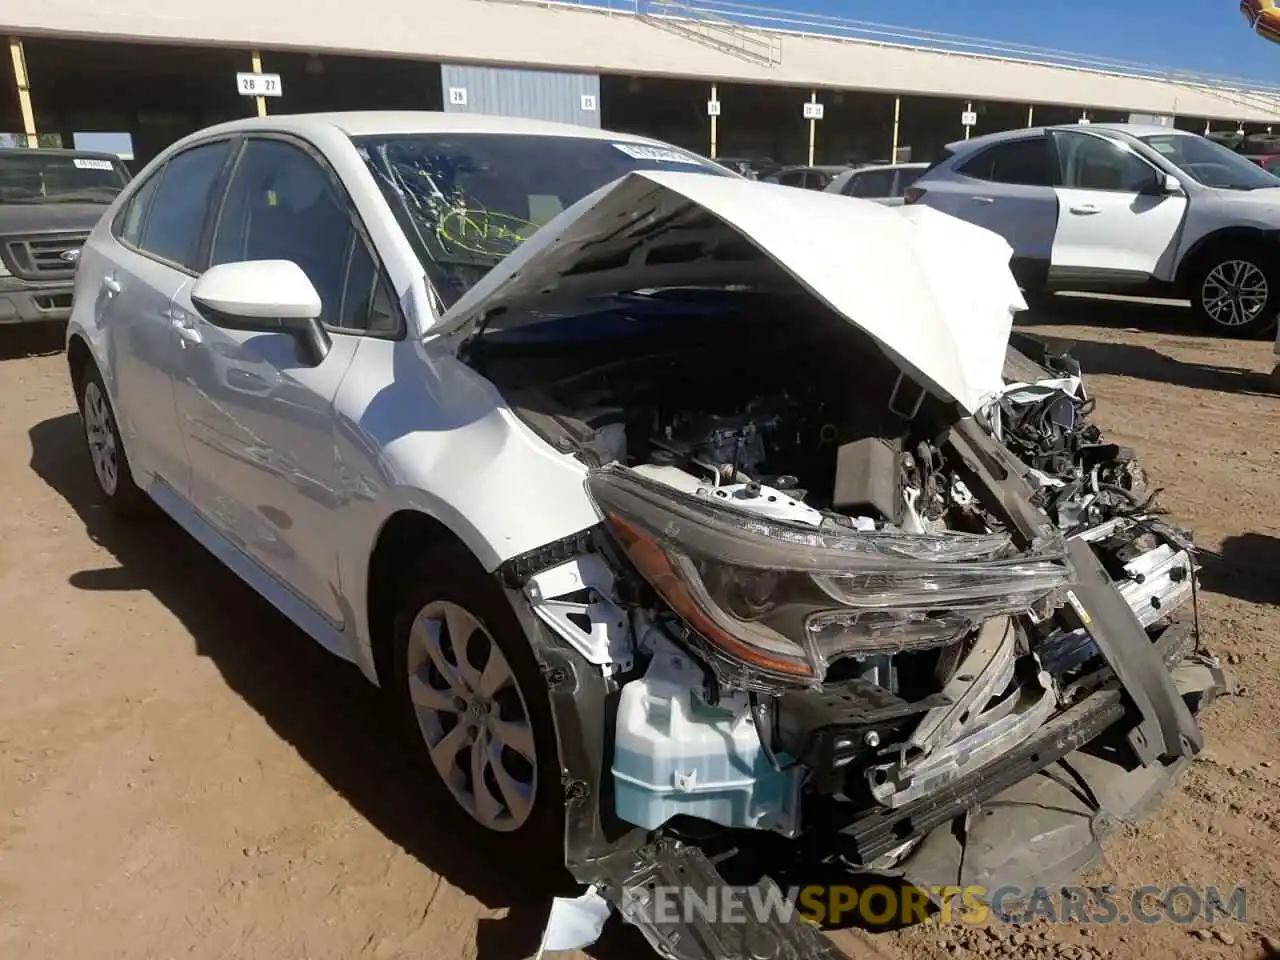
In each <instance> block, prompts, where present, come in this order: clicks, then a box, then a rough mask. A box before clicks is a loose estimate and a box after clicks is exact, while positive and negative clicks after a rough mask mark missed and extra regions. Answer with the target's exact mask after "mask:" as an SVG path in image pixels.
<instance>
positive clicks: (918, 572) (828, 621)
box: [586, 465, 1069, 689]
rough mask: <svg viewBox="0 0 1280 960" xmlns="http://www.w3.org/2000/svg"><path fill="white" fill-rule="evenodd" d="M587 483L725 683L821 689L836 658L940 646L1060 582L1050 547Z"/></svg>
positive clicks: (642, 486)
mask: <svg viewBox="0 0 1280 960" xmlns="http://www.w3.org/2000/svg"><path fill="white" fill-rule="evenodd" d="M586 489H587V493H588V494H589V496H590V497H591V498H592V500H593V501H594V503H595V504H596V507H597V508H598V509H599V510H600V512H601V514H602V516H603V517H604V519H605V522H606V524H607V526H608V528H609V530H610V531H611V532H612V533H613V535H614V537H615V538H616V539H617V541H618V543H619V544H620V545H621V547H622V549H623V550H624V551H625V552H626V554H627V556H628V557H629V558H630V559H631V562H632V563H633V564H634V565H635V567H636V569H637V570H638V571H639V573H640V574H641V576H643V577H644V578H645V579H646V580H647V581H648V582H649V584H650V585H651V586H652V587H653V588H654V590H656V591H657V592H658V594H659V595H660V596H661V597H662V598H663V599H664V600H665V601H666V603H667V604H668V605H669V606H670V607H671V609H672V610H673V611H674V612H675V613H676V614H678V615H679V616H680V617H681V618H682V619H683V620H684V621H685V622H686V623H687V624H688V626H689V627H691V628H692V629H693V630H694V631H695V632H696V634H697V635H698V636H700V637H701V638H702V640H703V641H705V644H704V647H705V652H707V653H708V654H709V655H710V658H711V659H712V660H713V664H712V665H713V666H714V667H715V668H716V669H717V671H719V672H720V674H721V676H722V677H723V678H725V679H728V680H731V681H732V682H733V683H734V684H735V685H738V686H747V687H751V688H757V689H771V688H772V687H774V686H776V685H778V684H779V683H781V684H785V685H799V686H819V685H821V683H822V680H823V678H824V677H825V675H826V672H827V667H828V665H829V664H830V663H831V662H832V661H833V660H835V659H837V658H838V657H841V656H846V655H850V654H858V655H865V656H872V655H876V654H886V653H890V654H891V653H899V652H903V651H908V650H920V649H927V648H930V647H936V646H940V645H942V644H946V643H949V642H951V641H953V640H956V639H957V638H959V637H961V636H963V635H964V634H965V633H967V632H968V631H970V630H972V629H973V628H974V627H975V626H977V625H978V624H979V623H981V622H982V621H984V620H987V619H989V618H991V617H995V616H1001V615H1011V614H1020V613H1025V612H1027V611H1028V610H1030V609H1031V608H1032V607H1033V606H1034V605H1035V604H1036V603H1037V602H1038V601H1040V600H1042V599H1044V598H1045V597H1046V596H1047V595H1049V594H1051V593H1052V592H1053V591H1055V590H1057V589H1058V588H1060V587H1061V586H1063V585H1064V584H1065V583H1066V582H1067V579H1068V575H1069V570H1068V566H1067V562H1066V548H1065V544H1064V543H1063V541H1062V540H1061V539H1054V540H1051V541H1048V542H1046V543H1044V544H1039V545H1037V547H1036V548H1035V549H1034V550H1032V551H1028V552H1019V551H1018V550H1017V549H1016V548H1015V546H1014V544H1013V542H1012V540H1011V539H1010V538H1009V537H1007V536H1005V535H1003V534H997V535H986V536H975V535H970V534H959V533H946V534H939V535H929V534H921V535H916V534H904V533H898V532H893V531H882V532H881V531H878V532H870V533H869V532H861V531H856V530H852V529H851V530H848V531H844V530H835V531H832V530H827V529H822V530H814V529H812V528H810V527H802V526H798V525H795V524H790V523H784V522H778V521H774V520H770V519H766V518H763V517H760V516H758V515H754V514H750V513H747V512H744V511H742V510H740V509H736V508H733V507H728V506H725V505H723V504H721V503H719V502H717V501H715V500H711V499H709V498H704V497H697V496H690V495H688V494H684V493H681V492H680V491H677V490H674V489H672V488H670V487H667V486H665V485H663V484H660V483H657V482H655V481H652V480H649V479H647V478H645V477H642V476H640V475H639V474H636V473H635V472H634V471H631V470H628V469H627V468H625V467H620V466H616V465H615V466H609V467H605V468H603V469H601V470H598V471H595V472H593V473H592V474H590V475H589V476H588V478H587V480H586Z"/></svg>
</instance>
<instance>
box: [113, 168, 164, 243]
mask: <svg viewBox="0 0 1280 960" xmlns="http://www.w3.org/2000/svg"><path fill="white" fill-rule="evenodd" d="M162 176H164V169H163V168H162V169H160V170H157V171H156V172H155V173H154V174H152V175H151V176H150V177H149V178H148V179H147V182H146V183H144V184H143V185H142V186H140V187H139V188H138V189H137V190H136V191H135V192H134V194H133V196H132V197H131V198H130V199H129V202H128V204H126V205H125V208H124V213H123V214H122V215H121V216H120V219H119V220H118V221H117V222H116V224H115V234H116V236H117V237H119V238H120V239H121V240H123V241H124V242H125V243H127V244H129V245H130V246H132V247H140V246H141V245H142V226H143V224H145V223H146V222H147V209H148V208H149V207H150V206H151V198H152V197H154V196H155V193H156V187H158V186H160V178H161V177H162Z"/></svg>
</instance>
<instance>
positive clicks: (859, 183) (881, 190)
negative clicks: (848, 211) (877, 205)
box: [850, 170, 893, 197]
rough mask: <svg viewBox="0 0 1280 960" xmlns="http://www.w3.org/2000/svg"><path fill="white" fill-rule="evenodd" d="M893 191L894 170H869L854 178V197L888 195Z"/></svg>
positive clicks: (852, 194)
mask: <svg viewBox="0 0 1280 960" xmlns="http://www.w3.org/2000/svg"><path fill="white" fill-rule="evenodd" d="M892 193H893V171H892V170H868V171H867V172H866V173H860V174H858V175H857V176H856V177H854V178H853V190H852V192H851V193H850V196H853V197H887V196H889V195H890V194H892Z"/></svg>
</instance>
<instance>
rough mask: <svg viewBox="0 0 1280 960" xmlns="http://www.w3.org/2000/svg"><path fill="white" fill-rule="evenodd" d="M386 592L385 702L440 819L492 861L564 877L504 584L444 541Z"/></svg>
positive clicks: (542, 727) (547, 729)
mask: <svg viewBox="0 0 1280 960" xmlns="http://www.w3.org/2000/svg"><path fill="white" fill-rule="evenodd" d="M397 596H398V601H397V603H396V609H395V615H394V619H393V624H392V629H393V633H392V640H393V643H392V653H393V657H394V667H393V678H392V689H391V691H390V693H391V695H392V701H393V704H392V705H393V707H394V708H395V709H396V712H397V714H398V716H399V720H400V722H401V724H402V726H403V728H404V732H405V734H406V736H407V737H408V740H409V744H410V749H411V751H413V754H414V756H415V757H416V758H417V760H418V761H419V764H418V765H419V767H420V768H421V771H422V773H423V780H424V781H425V782H424V790H425V792H426V793H427V795H428V800H429V802H430V803H431V808H432V813H433V815H438V816H439V817H440V824H439V828H440V829H447V830H448V831H449V833H450V835H452V836H455V837H457V838H458V839H459V842H460V846H461V847H462V848H463V849H466V850H468V851H475V852H476V853H480V854H481V855H488V856H493V857H495V858H503V859H501V860H495V863H507V864H510V863H512V862H513V860H512V857H515V858H516V860H515V861H514V862H518V863H520V864H521V865H522V866H523V865H528V866H536V867H537V868H539V869H541V870H542V871H543V876H544V877H545V876H546V874H545V870H546V868H548V867H550V868H551V869H552V871H553V872H554V871H556V870H558V871H560V872H561V874H562V875H563V877H564V878H567V873H564V842H563V841H564V794H563V789H562V786H561V780H560V762H559V750H558V749H557V744H556V736H555V726H554V722H553V720H552V714H551V704H550V700H549V698H548V695H547V687H546V681H545V680H544V679H543V676H542V671H541V670H540V669H539V667H538V664H537V661H536V659H535V658H534V655H533V651H532V650H531V649H530V647H529V642H528V640H527V639H526V637H525V634H524V631H523V629H522V628H521V626H520V623H519V621H518V620H517V618H516V615H515V613H514V611H513V610H512V609H511V606H510V603H509V601H508V600H507V597H506V595H505V594H504V592H503V590H502V589H501V587H500V586H499V584H498V582H497V581H496V580H495V579H494V578H493V577H492V576H491V575H490V574H488V573H487V572H485V570H484V569H483V568H482V567H481V566H480V564H479V563H478V562H477V561H476V559H475V558H474V557H473V556H472V555H471V553H470V552H469V551H468V550H466V549H465V548H464V547H462V546H461V545H456V544H452V543H444V544H441V545H439V546H437V547H435V548H433V549H431V550H430V551H429V552H428V554H427V555H426V556H424V557H422V558H421V559H420V560H419V562H418V563H417V564H415V565H414V566H413V568H412V569H411V571H410V573H409V575H408V576H407V578H406V579H405V580H404V581H403V586H402V587H401V589H400V590H399V591H398V594H397ZM454 634H459V635H464V636H462V638H461V639H459V637H455V636H454ZM495 655H496V656H497V657H498V658H499V659H498V660H494V659H493V658H494V656H495ZM530 754H532V756H530ZM477 769H479V770H480V771H481V772H480V777H479V780H480V783H481V784H482V787H483V792H481V791H477V790H476V773H475V771H476V770H477Z"/></svg>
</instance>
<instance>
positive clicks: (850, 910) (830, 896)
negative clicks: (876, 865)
mask: <svg viewBox="0 0 1280 960" xmlns="http://www.w3.org/2000/svg"><path fill="white" fill-rule="evenodd" d="M623 908H624V912H627V913H631V914H638V915H642V916H645V917H648V918H649V919H650V920H652V921H653V922H656V923H659V924H664V923H681V922H683V923H692V922H696V921H704V922H709V923H746V922H747V921H748V920H756V921H760V922H772V921H776V920H781V921H790V920H792V919H793V918H794V917H795V916H797V915H799V916H800V917H802V918H804V919H806V920H810V921H812V922H813V923H817V924H821V925H840V924H857V923H862V924H867V925H871V926H881V925H884V924H899V923H901V924H913V923H921V922H923V921H924V920H926V919H927V918H928V917H929V916H930V915H932V914H933V913H934V912H937V913H938V914H939V919H940V920H941V921H942V922H943V923H965V924H985V923H1010V924H1022V923H1029V922H1031V921H1035V920H1041V921H1048V922H1050V923H1071V924H1103V925H1106V924H1115V923H1119V924H1135V923H1136V924H1156V923H1176V924H1192V923H1214V922H1215V921H1218V920H1227V919H1230V920H1240V921H1243V920H1245V919H1246V894H1245V890H1244V888H1243V887H1233V888H1230V889H1228V890H1225V891H1224V890H1220V889H1219V888H1217V887H1204V888H1197V887H1188V886H1177V887H1157V886H1142V887H1138V888H1136V889H1134V890H1132V891H1128V892H1125V893H1121V892H1119V891H1117V890H1116V889H1115V888H1114V887H1062V888H1057V889H1054V890H1052V891H1050V890H1048V889H1045V888H1035V889H1025V888H1021V887H999V888H996V889H994V890H988V889H987V888H986V887H979V886H970V887H958V886H957V887H934V888H933V889H932V890H929V891H926V890H923V889H921V888H919V887H906V888H904V889H898V888H893V887H889V886H871V887H863V888H857V887H848V886H807V887H792V888H791V889H789V890H785V891H784V890H781V889H779V888H777V887H771V888H770V889H768V890H762V889H760V888H759V887H733V886H717V887H714V888H711V889H705V890H697V889H694V888H692V887H679V886H670V887H663V886H658V887H650V888H641V889H639V890H634V891H628V894H627V896H626V897H625V898H624V901H623Z"/></svg>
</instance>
